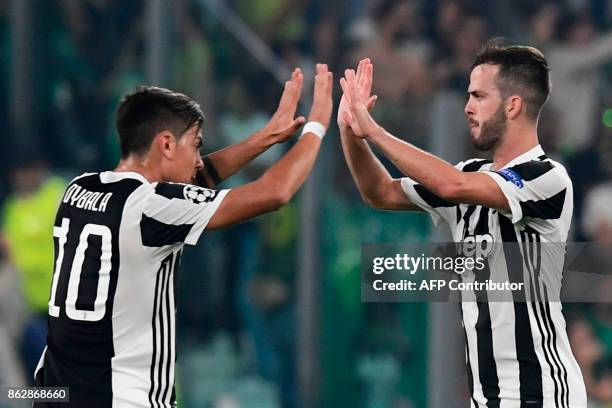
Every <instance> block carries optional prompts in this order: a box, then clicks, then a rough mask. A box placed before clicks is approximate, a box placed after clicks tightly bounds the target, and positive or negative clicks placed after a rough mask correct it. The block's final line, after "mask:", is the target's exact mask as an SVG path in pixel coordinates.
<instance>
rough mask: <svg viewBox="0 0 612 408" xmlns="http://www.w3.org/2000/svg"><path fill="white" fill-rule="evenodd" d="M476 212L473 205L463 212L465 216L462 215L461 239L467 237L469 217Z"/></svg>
mask: <svg viewBox="0 0 612 408" xmlns="http://www.w3.org/2000/svg"><path fill="white" fill-rule="evenodd" d="M474 211H476V206H475V205H469V206H468V207H467V209H466V210H465V214H463V238H465V237H466V236H468V235H469V233H470V217H471V216H472V214H473V213H474Z"/></svg>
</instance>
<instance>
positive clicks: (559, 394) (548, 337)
mask: <svg viewBox="0 0 612 408" xmlns="http://www.w3.org/2000/svg"><path fill="white" fill-rule="evenodd" d="M532 231H533V230H532ZM532 236H533V237H534V238H533V239H532V238H531V237H532ZM521 238H522V247H523V254H524V258H523V259H524V261H525V266H526V267H527V271H528V273H529V277H530V279H529V281H530V286H531V292H532V296H533V297H535V301H533V300H532V301H531V305H532V309H533V313H534V317H535V319H536V322H537V325H538V330H539V332H540V336H541V337H542V349H543V350H544V357H545V359H546V362H547V363H548V366H549V367H550V376H551V378H552V380H553V383H554V386H555V405H556V406H558V407H566V406H567V405H566V404H565V403H564V401H565V399H566V398H565V397H567V394H568V388H569V387H568V386H567V379H566V381H565V383H564V381H563V379H562V373H561V366H562V364H561V360H560V359H558V360H557V358H558V352H557V356H555V353H554V352H553V346H552V345H551V341H552V342H554V348H555V349H556V335H555V333H554V330H553V326H551V324H550V323H549V322H548V321H547V320H548V318H546V317H545V316H546V315H547V311H546V307H545V306H544V304H546V305H547V301H548V300H547V299H546V293H544V298H545V299H544V302H542V297H541V295H542V294H541V293H540V279H539V269H540V266H541V251H540V249H541V247H540V246H539V245H538V243H539V234H538V233H537V232H535V231H533V232H530V233H527V232H522V233H521ZM545 290H546V287H545V286H543V291H545ZM551 331H552V334H551ZM553 339H554V340H553ZM555 357H557V358H555ZM555 369H556V370H555ZM559 389H560V391H559Z"/></svg>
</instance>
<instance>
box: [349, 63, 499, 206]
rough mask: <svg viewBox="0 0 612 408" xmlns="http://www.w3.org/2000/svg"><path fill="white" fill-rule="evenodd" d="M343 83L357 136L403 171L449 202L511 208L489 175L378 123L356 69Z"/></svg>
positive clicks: (350, 72) (350, 71) (351, 71)
mask: <svg viewBox="0 0 612 408" xmlns="http://www.w3.org/2000/svg"><path fill="white" fill-rule="evenodd" d="M341 85H342V88H343V91H344V94H345V95H347V94H349V95H350V102H349V103H350V106H351V113H352V118H350V120H353V121H356V122H358V125H359V126H356V127H353V128H356V129H359V130H360V132H355V133H354V136H355V137H359V138H362V139H366V140H367V141H368V142H370V143H372V144H374V145H375V146H376V147H378V148H379V149H380V150H381V151H382V153H383V154H384V155H385V156H387V158H389V160H391V161H392V162H393V164H394V165H395V166H396V167H397V168H398V169H399V170H400V171H401V172H402V173H403V174H405V175H406V176H408V177H410V178H411V179H412V180H414V181H416V182H418V183H419V184H421V185H423V186H424V187H425V188H426V189H428V190H429V191H431V192H432V193H434V194H435V195H437V196H438V197H440V198H442V199H444V200H447V201H450V202H454V203H467V204H478V205H483V206H485V207H489V208H496V209H499V210H508V209H509V204H508V200H507V198H506V196H505V195H504V193H503V192H502V190H501V188H500V187H499V185H498V184H497V183H496V182H495V181H494V180H493V179H492V178H491V177H490V176H488V175H486V174H482V173H478V172H463V171H461V170H458V169H457V168H455V167H454V166H452V165H451V164H449V163H447V162H445V161H444V160H442V159H440V158H438V157H436V156H434V155H433V154H430V153H427V152H425V151H423V150H421V149H419V148H417V147H415V146H413V145H411V144H410V143H407V142H405V141H403V140H401V139H398V138H397V137H395V136H393V135H391V134H390V133H389V132H387V131H386V130H385V129H384V128H383V127H382V126H380V125H378V123H376V121H375V120H374V119H373V118H372V116H371V115H370V113H369V112H368V110H367V108H366V101H363V100H361V99H362V98H361V96H360V94H359V91H358V85H357V82H356V78H355V72H354V71H353V70H346V71H345V77H344V78H343V79H342V80H341Z"/></svg>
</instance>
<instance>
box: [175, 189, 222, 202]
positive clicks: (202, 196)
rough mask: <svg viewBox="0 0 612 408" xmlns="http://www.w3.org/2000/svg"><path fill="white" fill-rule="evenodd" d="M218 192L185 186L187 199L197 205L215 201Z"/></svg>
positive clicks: (184, 192)
mask: <svg viewBox="0 0 612 408" xmlns="http://www.w3.org/2000/svg"><path fill="white" fill-rule="evenodd" d="M217 193H218V191H216V190H210V189H208V188H203V187H197V186H193V185H187V186H185V188H184V190H183V194H184V195H185V199H186V200H189V201H191V202H193V203H195V204H202V203H209V202H211V201H213V200H214V199H215V197H216V196H217Z"/></svg>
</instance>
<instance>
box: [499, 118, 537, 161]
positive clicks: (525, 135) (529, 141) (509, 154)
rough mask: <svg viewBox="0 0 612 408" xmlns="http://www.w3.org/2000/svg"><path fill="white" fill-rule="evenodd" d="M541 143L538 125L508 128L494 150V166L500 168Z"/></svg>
mask: <svg viewBox="0 0 612 408" xmlns="http://www.w3.org/2000/svg"><path fill="white" fill-rule="evenodd" d="M538 144H539V142H538V133H537V130H536V126H533V125H531V126H525V127H522V128H515V129H508V131H507V133H506V135H505V137H504V138H503V141H502V142H501V144H500V145H499V146H498V147H496V148H495V150H493V168H494V169H495V170H499V169H501V168H503V167H504V166H505V165H506V164H508V163H509V162H511V161H512V160H513V159H515V158H516V157H518V156H520V155H521V154H523V153H525V152H528V151H529V150H531V149H533V148H534V147H536V146H537V145H538Z"/></svg>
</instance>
